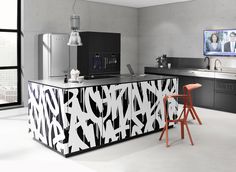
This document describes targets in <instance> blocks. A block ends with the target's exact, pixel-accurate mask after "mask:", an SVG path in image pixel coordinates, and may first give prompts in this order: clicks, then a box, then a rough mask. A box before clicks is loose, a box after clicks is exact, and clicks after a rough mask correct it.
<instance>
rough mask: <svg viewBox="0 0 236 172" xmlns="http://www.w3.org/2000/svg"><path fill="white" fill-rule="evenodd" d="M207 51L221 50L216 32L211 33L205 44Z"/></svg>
mask: <svg viewBox="0 0 236 172" xmlns="http://www.w3.org/2000/svg"><path fill="white" fill-rule="evenodd" d="M206 50H207V51H221V44H220V42H219V37H218V35H217V34H216V33H213V34H211V37H210V39H209V41H208V42H207V44H206Z"/></svg>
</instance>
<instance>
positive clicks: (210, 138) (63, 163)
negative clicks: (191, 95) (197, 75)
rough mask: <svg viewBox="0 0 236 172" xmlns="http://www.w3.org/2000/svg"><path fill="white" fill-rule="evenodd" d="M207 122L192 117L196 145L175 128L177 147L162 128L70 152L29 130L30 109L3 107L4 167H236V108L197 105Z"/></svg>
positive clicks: (91, 171)
mask: <svg viewBox="0 0 236 172" xmlns="http://www.w3.org/2000/svg"><path fill="white" fill-rule="evenodd" d="M197 111H198V113H199V116H200V117H201V119H202V121H203V125H202V126H199V125H198V124H197V122H196V121H193V120H191V121H189V123H190V124H189V126H190V130H191V133H192V136H193V139H194V143H195V145H194V146H191V145H190V144H189V140H188V138H187V137H186V138H185V139H184V140H180V131H179V126H177V127H176V128H175V129H171V130H170V142H171V147H169V148H166V147H165V140H163V141H161V142H159V141H158V138H159V135H160V133H155V134H151V135H148V136H144V137H141V138H138V139H133V140H130V141H127V142H123V143H120V144H116V145H113V146H109V147H106V148H102V149H99V150H95V151H91V152H87V153H84V154H81V155H77V156H74V157H70V158H64V157H62V156H60V155H59V154H57V153H55V152H53V151H51V150H49V149H48V148H46V147H44V146H42V145H41V144H39V143H37V142H35V141H33V140H32V138H30V136H29V135H28V132H27V131H28V128H27V115H26V113H27V109H23V108H22V109H17V110H4V111H0V172H5V171H6V172H7V171H14V172H15V171H24V172H26V171H34V172H38V171H40V172H41V171H49V170H51V171H57V172H58V171H72V170H74V171H79V172H95V171H98V172H146V171H147V172H158V171H160V172H180V171H181V172H189V171H191V172H199V171H202V172H205V171H207V172H211V171H212V172H235V171H236V132H235V130H236V114H232V113H225V112H219V111H213V110H208V109H202V108H197Z"/></svg>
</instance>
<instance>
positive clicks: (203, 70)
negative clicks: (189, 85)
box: [196, 69, 215, 72]
mask: <svg viewBox="0 0 236 172" xmlns="http://www.w3.org/2000/svg"><path fill="white" fill-rule="evenodd" d="M196 70H198V71H202V72H215V70H211V69H196Z"/></svg>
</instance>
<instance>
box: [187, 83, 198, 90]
mask: <svg viewBox="0 0 236 172" xmlns="http://www.w3.org/2000/svg"><path fill="white" fill-rule="evenodd" d="M201 86H202V85H201V84H199V83H196V84H188V85H185V86H184V87H185V88H186V89H187V90H189V91H191V90H194V89H197V88H200V87H201Z"/></svg>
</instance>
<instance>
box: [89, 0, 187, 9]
mask: <svg viewBox="0 0 236 172" xmlns="http://www.w3.org/2000/svg"><path fill="white" fill-rule="evenodd" d="M87 1H91V2H101V3H106V4H113V5H121V6H127V7H134V8H142V7H149V6H155V5H163V4H170V3H177V2H186V1H192V0H87Z"/></svg>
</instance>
